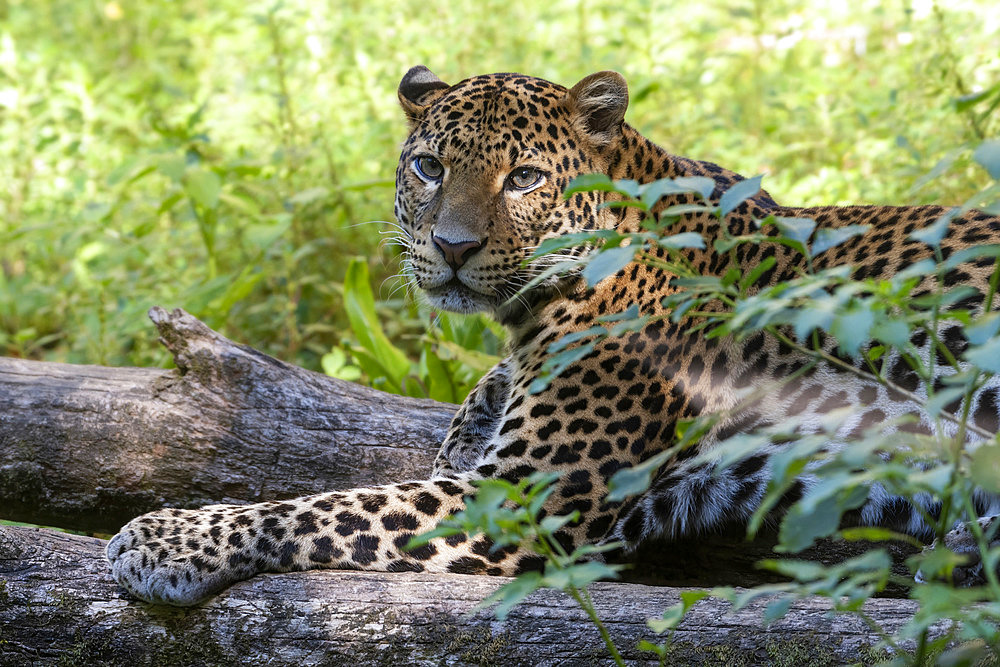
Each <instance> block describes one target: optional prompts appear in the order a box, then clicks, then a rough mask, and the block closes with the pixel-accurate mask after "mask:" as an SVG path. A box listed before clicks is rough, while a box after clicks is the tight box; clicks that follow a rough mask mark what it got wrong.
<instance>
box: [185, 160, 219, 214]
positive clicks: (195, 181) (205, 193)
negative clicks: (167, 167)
mask: <svg viewBox="0 0 1000 667" xmlns="http://www.w3.org/2000/svg"><path fill="white" fill-rule="evenodd" d="M184 190H185V192H187V193H188V196H189V197H191V199H193V200H194V201H195V203H197V204H198V205H199V206H201V207H203V208H207V209H214V208H215V207H216V206H218V205H219V192H220V191H221V190H222V180H221V179H219V175H218V174H216V173H215V172H214V171H212V170H211V169H206V168H204V167H190V168H189V169H188V170H187V171H185V172H184Z"/></svg>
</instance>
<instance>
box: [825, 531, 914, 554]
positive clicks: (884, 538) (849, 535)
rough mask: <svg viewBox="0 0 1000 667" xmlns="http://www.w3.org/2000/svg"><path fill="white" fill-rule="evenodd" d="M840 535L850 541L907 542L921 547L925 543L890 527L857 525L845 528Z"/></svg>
mask: <svg viewBox="0 0 1000 667" xmlns="http://www.w3.org/2000/svg"><path fill="white" fill-rule="evenodd" d="M840 536H841V537H843V538H844V539H845V540H847V541H848V542H891V541H898V542H906V543H907V544H910V545H913V546H914V547H916V548H918V549H920V548H922V547H923V546H924V543H923V542H921V541H920V540H918V539H917V538H915V537H913V536H912V535H907V534H906V533H897V532H896V531H894V530H889V529H888V528H878V527H876V526H857V527H854V528H844V529H843V530H841V531H840Z"/></svg>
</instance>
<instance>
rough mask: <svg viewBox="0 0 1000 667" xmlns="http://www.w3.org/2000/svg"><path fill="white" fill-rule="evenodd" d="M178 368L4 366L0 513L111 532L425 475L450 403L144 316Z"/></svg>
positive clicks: (0, 377) (199, 327)
mask: <svg viewBox="0 0 1000 667" xmlns="http://www.w3.org/2000/svg"><path fill="white" fill-rule="evenodd" d="M150 317H151V318H152V320H153V322H154V323H155V324H156V326H157V328H158V329H159V333H160V340H161V341H162V343H163V344H164V345H165V346H166V347H167V349H169V350H170V352H171V353H172V354H173V357H174V362H175V363H176V365H177V368H176V369H173V370H157V369H144V368H104V367H100V366H76V365H69V364H55V363H44V362H37V361H23V360H19V359H5V358H3V359H0V519H10V520H14V521H25V522H30V523H36V524H43V525H49V526H60V527H64V528H73V529H76V530H86V531H95V532H102V533H113V532H116V531H117V530H118V528H119V527H121V526H122V525H123V524H125V523H126V522H127V521H128V520H129V519H131V518H133V517H135V516H137V515H139V514H142V513H144V512H148V511H150V510H154V509H158V508H160V507H197V506H200V505H205V504H207V503H213V502H215V503H220V502H259V501H263V500H271V499H280V498H292V497H296V496H302V495H307V494H310V493H319V492H321V491H329V490H331V489H338V488H341V489H343V488H351V487H356V486H366V485H372V484H384V483H389V482H397V481H403V480H406V479H416V478H425V477H426V476H427V475H428V473H429V471H430V469H431V464H432V462H433V460H434V455H435V453H436V451H437V447H438V445H439V444H440V442H441V441H442V440H443V439H444V435H445V433H446V432H447V429H448V424H449V423H450V421H451V417H452V415H453V414H454V412H455V409H456V408H455V406H453V405H447V404H443V403H436V402H434V401H429V400H417V399H411V398H404V397H401V396H392V395H390V394H386V393H384V392H380V391H376V390H374V389H368V388H366V387H362V386H360V385H356V384H351V383H349V382H343V381H341V380H336V379H334V378H330V377H327V376H325V375H320V374H319V373H313V372H311V371H307V370H304V369H302V368H298V367H296V366H291V365H289V364H286V363H283V362H281V361H278V360H277V359H274V358H272V357H269V356H267V355H265V354H262V353H260V352H258V351H256V350H254V349H252V348H249V347H245V346H243V345H238V344H236V343H233V342H232V341H230V340H227V339H226V338H224V337H223V336H221V335H219V334H218V333H216V332H214V331H212V330H211V329H209V328H208V327H206V326H205V325H204V324H202V323H201V322H199V321H198V320H197V319H195V318H194V317H192V316H191V315H189V314H187V313H185V312H183V311H181V310H175V311H174V312H172V313H167V312H166V311H165V310H163V309H161V308H153V309H152V310H151V311H150Z"/></svg>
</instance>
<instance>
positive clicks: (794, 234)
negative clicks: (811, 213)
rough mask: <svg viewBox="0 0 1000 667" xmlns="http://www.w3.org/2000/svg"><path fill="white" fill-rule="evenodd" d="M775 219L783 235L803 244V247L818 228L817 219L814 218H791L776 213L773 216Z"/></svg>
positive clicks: (775, 223)
mask: <svg viewBox="0 0 1000 667" xmlns="http://www.w3.org/2000/svg"><path fill="white" fill-rule="evenodd" d="M773 220H774V225H775V226H776V227H777V228H778V229H779V230H780V231H781V234H782V236H784V237H785V238H788V239H791V240H792V241H795V242H796V243H799V244H801V245H802V247H803V248H805V247H806V246H807V244H808V243H809V237H810V236H811V235H812V233H813V230H814V229H816V221H815V220H813V219H812V218H789V217H785V216H780V215H776V216H773Z"/></svg>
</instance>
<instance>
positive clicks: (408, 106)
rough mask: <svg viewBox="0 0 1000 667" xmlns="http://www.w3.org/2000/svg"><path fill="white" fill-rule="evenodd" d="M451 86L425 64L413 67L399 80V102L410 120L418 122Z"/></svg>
mask: <svg viewBox="0 0 1000 667" xmlns="http://www.w3.org/2000/svg"><path fill="white" fill-rule="evenodd" d="M449 87H450V86H449V85H448V84H447V83H445V82H444V81H442V80H441V79H439V78H437V76H436V75H435V74H434V72H432V71H430V70H429V69H427V68H426V67H424V66H423V65H417V66H416V67H411V68H410V71H409V72H407V73H406V74H404V75H403V80H402V81H400V82H399V91H398V92H397V94H398V96H399V104H400V106H402V107H403V111H404V112H405V113H406V117H407V118H408V119H409V120H410V122H413V123H415V122H417V121H419V120H420V118H422V117H423V115H424V113H425V112H426V111H427V107H429V106H430V105H431V103H432V102H434V100H436V99H437V98H438V97H440V96H441V94H442V93H443V92H444V91H445V90H447V89H448V88H449Z"/></svg>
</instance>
